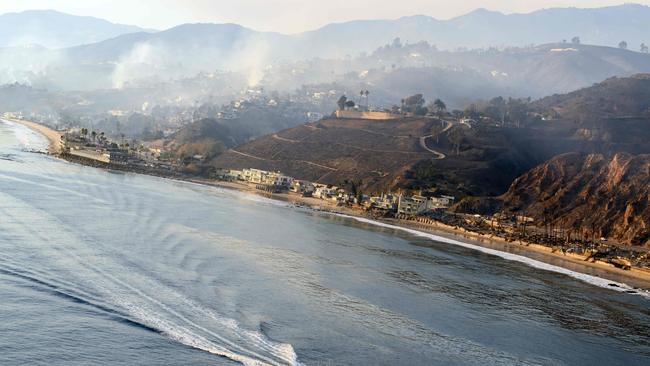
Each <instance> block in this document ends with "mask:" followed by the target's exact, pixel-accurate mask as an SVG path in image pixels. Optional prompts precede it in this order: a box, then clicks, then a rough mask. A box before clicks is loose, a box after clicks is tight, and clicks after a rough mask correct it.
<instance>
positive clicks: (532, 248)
mask: <svg viewBox="0 0 650 366" xmlns="http://www.w3.org/2000/svg"><path fill="white" fill-rule="evenodd" d="M5 120H8V121H10V122H14V123H18V124H21V125H23V126H26V127H28V128H30V129H32V130H33V131H35V132H38V133H40V134H42V135H43V136H44V137H46V138H47V139H48V141H49V142H50V144H49V145H50V146H49V148H48V151H49V153H50V154H52V155H56V156H58V155H59V154H60V153H61V142H60V139H61V134H60V133H59V132H57V131H55V130H53V129H51V128H49V127H47V126H44V125H41V124H38V123H35V122H30V121H22V120H15V119H10V118H5ZM64 160H65V159H64ZM66 161H67V160H66ZM75 163H76V164H80V165H85V164H81V163H80V162H75ZM102 169H107V168H105V167H104V168H102ZM108 169H109V170H110V168H108ZM127 172H130V173H134V174H142V175H149V176H157V175H154V174H145V173H140V172H133V171H127ZM163 178H168V179H173V180H177V181H181V182H190V183H195V184H201V185H205V186H212V187H219V188H225V189H232V190H236V191H240V192H245V193H252V194H256V195H259V196H262V197H266V198H270V199H274V200H278V201H283V202H290V203H292V204H294V205H297V206H303V207H307V208H309V209H311V210H314V211H317V212H323V213H331V214H337V215H343V216H351V217H356V218H363V219H372V220H374V221H376V222H378V223H383V224H387V225H393V226H397V227H400V228H403V229H409V230H416V231H419V232H422V233H428V234H434V235H438V236H440V237H443V238H446V239H451V240H464V241H466V242H468V244H472V245H476V246H480V247H483V248H487V249H492V250H496V251H499V252H503V253H510V254H516V255H520V256H523V257H526V258H529V259H533V260H537V261H540V262H543V263H546V264H549V265H554V266H557V267H561V268H564V269H567V270H570V271H575V272H578V273H582V274H587V275H590V276H594V277H599V278H602V279H605V280H610V281H618V282H622V283H625V284H627V285H630V286H632V287H634V288H641V289H644V290H650V271H646V270H643V269H640V268H632V269H631V270H622V269H620V268H616V267H615V266H614V265H612V264H610V263H605V262H603V261H594V262H592V261H586V260H585V258H586V257H585V256H583V255H579V254H574V253H564V254H562V253H556V252H555V251H554V250H553V249H552V248H550V247H547V246H544V245H540V244H534V243H519V244H518V243H515V242H508V241H506V240H505V239H503V238H501V237H496V236H492V235H484V234H480V233H476V232H472V231H468V230H465V229H463V228H456V227H453V226H449V225H446V224H443V223H441V222H436V223H435V224H433V225H431V224H424V223H418V222H414V221H407V220H400V219H394V218H370V217H368V216H366V215H363V214H361V212H360V211H359V210H357V209H353V208H349V207H340V206H337V205H336V204H334V203H332V202H329V201H325V200H321V199H318V198H313V197H302V196H301V195H298V194H295V193H286V194H285V193H283V194H278V193H268V192H262V191H259V190H257V189H256V188H255V187H254V186H252V185H249V184H246V183H243V182H226V181H217V180H208V179H202V178H184V177H174V176H170V177H163Z"/></svg>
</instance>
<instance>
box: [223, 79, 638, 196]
mask: <svg viewBox="0 0 650 366" xmlns="http://www.w3.org/2000/svg"><path fill="white" fill-rule="evenodd" d="M628 88H632V89H631V90H630V89H628ZM634 88H647V89H646V90H650V79H648V78H645V77H643V76H637V77H634V78H628V79H619V81H616V82H612V81H611V80H608V81H605V82H603V83H601V84H597V85H595V86H592V87H590V88H586V89H583V90H581V91H579V92H577V93H578V94H574V93H571V94H567V95H565V96H555V97H553V98H556V100H557V101H558V103H557V104H552V103H550V102H549V100H547V99H544V100H542V101H537V102H532V103H526V102H520V104H519V107H518V108H519V109H520V110H521V112H520V114H521V115H522V116H521V117H518V118H522V120H521V121H514V122H512V123H509V124H505V125H501V124H496V123H487V122H486V123H478V124H475V125H473V126H470V125H466V124H460V123H457V122H453V121H448V122H444V123H442V122H440V121H439V120H437V119H435V118H419V119H418V118H404V119H399V120H393V121H381V122H379V121H368V120H339V119H331V118H330V119H325V120H323V121H320V122H317V123H312V124H308V125H303V126H299V127H295V128H291V129H288V130H284V131H281V132H279V133H277V134H271V135H267V136H264V137H261V138H259V139H256V140H253V141H252V142H249V143H246V144H243V145H240V146H237V147H236V148H234V149H232V150H229V151H227V152H226V153H224V154H223V155H221V156H219V157H218V158H217V159H216V160H215V161H214V162H213V163H214V165H215V166H218V167H223V168H247V167H256V168H261V169H267V170H281V171H283V172H285V173H287V174H290V175H293V176H295V177H297V178H301V179H308V180H316V181H321V182H323V183H332V184H336V183H338V182H339V181H342V180H345V179H348V180H355V181H358V180H361V181H362V183H363V186H364V188H365V189H367V190H370V191H381V190H387V189H394V188H406V189H434V190H439V191H442V192H446V193H449V194H453V195H456V196H458V197H464V196H498V195H501V194H503V193H504V192H506V191H507V190H508V188H509V187H510V185H511V183H512V182H513V181H514V180H515V179H516V178H517V177H519V176H520V175H522V174H524V173H525V172H527V171H528V170H530V169H532V168H534V167H535V166H537V165H538V164H541V163H543V162H545V161H547V160H549V159H551V158H553V157H554V156H556V155H559V154H565V153H569V152H578V153H584V154H603V155H605V156H610V155H613V154H615V153H619V152H626V153H629V154H650V145H648V143H647V141H650V118H646V117H642V116H640V117H635V118H623V117H625V116H629V115H631V114H632V112H634V111H636V110H638V108H639V107H638V105H637V104H629V105H628V104H624V103H620V104H619V107H618V108H617V109H616V113H615V114H613V115H606V114H603V115H602V116H600V117H598V118H596V117H597V116H594V114H592V113H591V112H588V111H585V112H584V113H583V114H581V116H583V117H582V118H581V121H582V122H581V123H578V122H577V121H576V120H575V119H574V116H573V115H572V114H567V117H566V118H565V117H564V116H563V115H562V114H560V115H559V116H556V119H555V120H552V121H544V120H542V119H540V118H539V117H537V116H535V113H538V112H539V110H541V109H540V108H541V107H540V106H543V107H544V108H549V107H550V108H552V109H557V111H559V112H562V109H561V108H560V106H561V105H562V104H561V103H560V101H565V102H567V103H568V102H569V101H571V100H576V99H575V96H576V95H581V96H582V97H581V98H586V99H589V100H591V99H596V100H600V99H599V98H600V95H601V94H604V95H610V96H611V97H612V98H617V96H622V95H628V94H630V93H636V91H635V89H634ZM639 103H641V104H643V103H648V99H645V101H643V102H639ZM544 108H542V109H544ZM422 141H423V143H422ZM423 144H424V145H423ZM424 146H426V149H425V147H424ZM427 149H429V150H433V151H436V152H437V153H438V154H434V153H432V152H431V151H428V150H427ZM441 156H444V158H440V157H441Z"/></svg>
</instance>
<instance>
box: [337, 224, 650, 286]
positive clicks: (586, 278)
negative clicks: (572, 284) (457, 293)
mask: <svg viewBox="0 0 650 366" xmlns="http://www.w3.org/2000/svg"><path fill="white" fill-rule="evenodd" d="M335 215H336V216H340V217H345V218H348V219H353V220H356V221H359V222H363V223H366V224H371V225H375V226H380V227H385V228H389V229H393V230H401V231H404V232H407V233H409V234H413V235H416V236H419V237H424V238H428V239H431V240H435V241H438V242H443V243H447V244H452V245H458V246H461V247H464V248H468V249H473V250H477V251H480V252H483V253H487V254H491V255H494V256H497V257H501V258H503V259H507V260H511V261H515V262H520V263H524V264H526V265H528V266H530V267H534V268H538V269H543V270H546V271H550V272H556V273H561V274H564V275H567V276H570V277H573V278H575V279H578V280H580V281H583V282H586V283H589V284H592V285H595V286H598V287H602V288H606V289H610V290H614V291H618V292H624V293H628V291H633V292H634V293H633V294H635V295H639V296H642V297H645V298H647V299H650V292H648V291H645V290H641V289H635V288H633V287H631V286H629V285H627V284H625V283H621V282H616V281H610V280H608V279H605V278H600V277H596V276H592V275H588V274H586V273H580V272H575V271H572V270H570V269H566V268H563V267H559V266H556V265H553V264H548V263H544V262H541V261H538V260H535V259H532V258H528V257H525V256H523V255H518V254H513V253H508V252H503V251H500V250H496V249H490V248H486V247H482V246H480V245H475V244H470V243H465V242H462V241H458V240H454V239H449V238H445V237H443V236H439V235H435V234H431V233H425V232H422V231H419V230H414V229H409V228H405V227H401V226H397V225H391V224H386V223H383V222H379V221H375V220H371V219H366V218H364V217H355V216H350V215H345V214H335ZM630 293H631V292H630ZM631 294H632V293H631Z"/></svg>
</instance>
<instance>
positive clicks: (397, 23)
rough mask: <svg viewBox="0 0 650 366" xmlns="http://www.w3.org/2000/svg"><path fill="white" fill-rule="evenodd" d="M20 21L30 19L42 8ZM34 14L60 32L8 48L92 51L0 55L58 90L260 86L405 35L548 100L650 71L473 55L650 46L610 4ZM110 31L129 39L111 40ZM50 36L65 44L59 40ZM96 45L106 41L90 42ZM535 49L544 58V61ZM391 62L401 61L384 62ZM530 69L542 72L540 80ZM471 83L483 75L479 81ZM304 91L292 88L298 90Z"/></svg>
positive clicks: (584, 55) (560, 59)
mask: <svg viewBox="0 0 650 366" xmlns="http://www.w3.org/2000/svg"><path fill="white" fill-rule="evenodd" d="M21 14H22V16H27V15H30V14H32V13H21ZM21 14H18V15H13V14H7V15H5V16H3V17H9V18H11V17H16V16H19V15H21ZM34 14H40V16H41V17H45V16H47V17H52V20H48V21H47V24H49V25H51V27H52V28H53V29H49V28H48V29H45V30H41V29H40V28H39V27H35V28H34V29H33V31H31V32H30V29H31V28H29V27H28V26H29V24H32V23H30V22H23V23H24V25H21V26H18V25H16V26H12V25H11V24H12V23H11V22H6V23H5V24H4V25H2V27H5V28H6V29H5V28H3V32H2V33H1V34H2V36H0V37H4V39H5V41H4V44H5V45H16V44H19V43H21V42H20V40H31V41H29V42H24V43H41V44H44V45H46V46H47V45H51V44H54V43H56V44H79V43H84V45H81V46H76V47H70V48H66V49H61V50H48V49H44V48H38V47H35V48H30V49H25V48H23V47H21V48H5V49H0V56H2V57H1V61H0V82H2V83H7V82H15V81H17V82H22V83H28V84H30V85H40V86H43V87H48V88H55V89H58V88H61V89H68V90H70V89H72V90H76V89H82V90H89V89H103V88H114V87H118V88H119V87H124V86H126V85H129V84H132V83H133V82H134V81H136V82H141V81H142V80H152V81H157V82H160V81H169V80H174V79H179V78H183V77H188V76H194V75H196V74H197V73H199V72H214V71H215V70H230V71H239V72H243V73H246V75H247V78H248V79H249V80H250V83H251V84H257V83H258V82H259V81H261V80H262V79H263V78H264V76H265V75H266V74H268V73H269V70H271V69H272V68H275V69H277V67H278V66H281V65H287V64H289V65H291V64H293V63H295V62H300V61H303V60H312V59H314V58H321V59H329V60H336V59H339V60H349V59H350V56H352V57H357V56H359V55H361V56H360V57H358V59H359V60H363V59H364V57H365V56H364V53H366V54H367V53H370V52H374V51H375V50H376V49H377V48H378V47H380V46H382V45H385V44H389V43H393V41H394V39H395V38H401V44H404V45H406V44H407V43H410V44H415V43H418V42H421V41H427V42H428V43H430V44H431V45H435V46H436V49H438V50H452V49H453V50H455V49H458V48H461V51H460V52H455V53H454V52H449V53H447V54H445V53H444V51H440V52H438V53H431V57H429V59H424V60H412V61H417V62H415V63H413V65H412V66H413V67H422V66H432V67H441V66H442V67H447V68H448V67H449V66H450V65H453V66H455V67H456V68H458V67H459V66H462V67H464V68H471V69H473V70H478V71H480V72H481V74H479V75H478V78H479V79H482V78H485V79H488V81H489V84H495V83H496V84H497V85H496V87H499V88H500V89H498V90H497V89H495V90H494V91H495V92H499V93H500V94H508V95H515V96H533V97H540V96H542V95H546V94H548V93H555V92H566V91H569V90H573V89H576V88H579V87H583V86H587V85H590V84H592V83H594V82H596V81H599V80H602V79H604V78H606V77H610V76H627V75H631V74H634V73H639V72H647V71H648V70H647V67H646V65H648V64H649V63H648V62H646V61H645V59H644V58H643V57H641V56H642V55H641V56H639V55H636V53H637V52H629V53H622V52H618V53H617V52H616V50H610V49H606V48H600V49H597V48H594V49H589V50H588V49H579V51H581V52H577V53H574V54H570V53H571V52H566V54H564V55H561V56H560V55H554V56H553V57H552V58H550V56H548V55H546V56H544V55H543V54H540V52H539V50H538V49H533V51H522V50H521V49H520V50H514V51H507V50H502V51H495V52H492V53H489V52H487V53H486V52H485V51H463V50H462V48H486V47H496V46H508V47H512V46H528V45H531V44H553V43H555V44H557V43H558V42H562V40H569V41H570V40H571V38H572V37H574V36H578V37H580V38H581V39H582V42H583V43H589V44H600V45H606V46H612V47H617V45H618V43H619V42H620V41H623V40H625V41H627V43H628V45H629V46H628V47H629V49H630V50H632V51H636V50H639V49H640V44H641V43H642V42H645V43H649V44H650V25H648V22H645V21H644V20H645V19H648V18H650V8H649V7H646V6H641V5H633V4H628V5H621V6H615V7H607V8H599V9H574V8H569V9H549V10H541V11H537V12H533V13H530V14H513V15H503V14H499V13H495V12H489V11H486V10H477V11H475V12H472V13H470V14H467V15H465V16H461V17H458V18H454V19H451V20H448V21H439V20H436V19H434V18H431V17H428V16H412V17H403V18H399V19H396V20H376V21H353V22H347V23H340V24H330V25H328V26H325V27H323V28H320V29H317V30H314V31H310V32H305V33H300V34H294V35H284V34H279V33H272V32H257V31H255V30H252V29H248V28H245V27H242V26H239V25H236V24H184V25H180V26H177V27H174V28H171V29H168V30H166V31H162V32H150V33H147V32H143V31H142V30H141V29H137V28H133V27H128V26H120V25H112V24H111V23H108V22H104V21H101V20H96V19H93V18H79V17H72V18H71V19H68V18H69V17H71V16H68V15H65V14H60V13H55V12H35V13H34ZM48 19H49V18H48ZM95 23H97V24H96V25H95ZM0 24H3V23H0ZM6 24H9V25H6ZM61 25H65V27H62V26H61ZM26 27H27V28H26ZM80 29H83V31H80ZM513 29H516V30H517V31H516V32H515V31H513ZM66 32H67V33H66ZM110 32H113V33H115V35H117V34H120V35H117V36H116V37H113V38H109V34H110ZM133 32H135V33H133ZM124 33H128V34H124ZM44 36H48V37H51V38H52V39H55V40H50V41H48V40H47V39H45V38H43V37H44ZM81 38H83V39H81ZM106 38H109V39H106ZM646 38H647V39H646ZM0 39H2V38H0ZM39 39H40V41H39ZM90 39H94V40H96V41H97V42H93V43H89V41H88V40H90ZM0 44H2V43H1V42H0ZM560 44H561V43H560ZM568 44H571V43H568ZM553 47H554V48H558V47H559V48H567V49H569V48H571V47H569V46H557V45H554V46H553ZM525 48H526V49H528V47H525ZM535 50H537V51H535ZM546 51H548V50H546ZM535 52H537V53H538V54H537V55H535ZM486 56H487V58H486ZM368 61H370V62H369V63H368V64H367V65H365V67H364V66H360V67H354V68H346V69H342V70H340V71H341V74H344V73H347V72H362V71H364V70H368V69H370V68H371V67H370V66H371V65H372V64H373V61H374V63H375V64H376V63H377V61H378V60H368ZM383 66H385V67H390V66H391V65H390V64H386V63H384V65H383ZM538 69H539V70H538ZM307 71H311V70H307ZM329 71H330V72H329V73H328V75H327V76H328V77H327V78H325V77H324V76H323V75H319V74H313V75H312V74H310V75H309V76H310V77H311V80H312V81H311V82H312V83H313V82H314V80H319V79H320V80H322V79H326V80H324V81H326V82H331V81H333V80H332V79H335V77H332V75H331V72H333V70H329ZM456 71H458V70H456ZM461 71H462V70H461ZM538 71H539V72H538ZM486 73H490V74H492V73H494V75H488V74H486ZM531 74H536V75H534V78H532V79H531ZM61 75H66V77H61ZM505 75H508V76H509V78H505V79H506V80H505V81H503V82H502V83H500V81H495V80H492V79H495V78H500V77H501V76H505ZM334 76H336V75H334ZM468 76H469V77H470V78H474V77H475V76H474V75H471V74H470V75H468ZM421 79H426V77H425V78H421ZM501 79H504V78H501ZM513 79H514V80H513ZM483 84H485V83H483ZM500 84H501V85H500ZM531 84H532V85H536V84H546V85H543V86H542V87H540V88H538V89H534V90H526V88H525V86H527V85H531ZM479 85H480V84H479ZM299 86H300V85H293V84H291V85H287V87H288V88H289V89H295V88H297V87H299ZM477 86H478V85H472V86H471V88H474V89H477ZM522 86H523V87H522ZM528 89H533V88H528ZM501 91H503V92H501ZM509 91H510V93H508V92H509ZM464 94H466V93H464ZM491 94H494V93H491ZM470 97H471V96H470Z"/></svg>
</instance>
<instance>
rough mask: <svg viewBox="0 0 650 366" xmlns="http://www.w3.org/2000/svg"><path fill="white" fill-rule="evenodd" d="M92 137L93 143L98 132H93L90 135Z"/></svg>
mask: <svg viewBox="0 0 650 366" xmlns="http://www.w3.org/2000/svg"><path fill="white" fill-rule="evenodd" d="M90 136H91V137H92V138H93V142H95V140H96V139H97V132H95V131H93V132H91V133H90Z"/></svg>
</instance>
